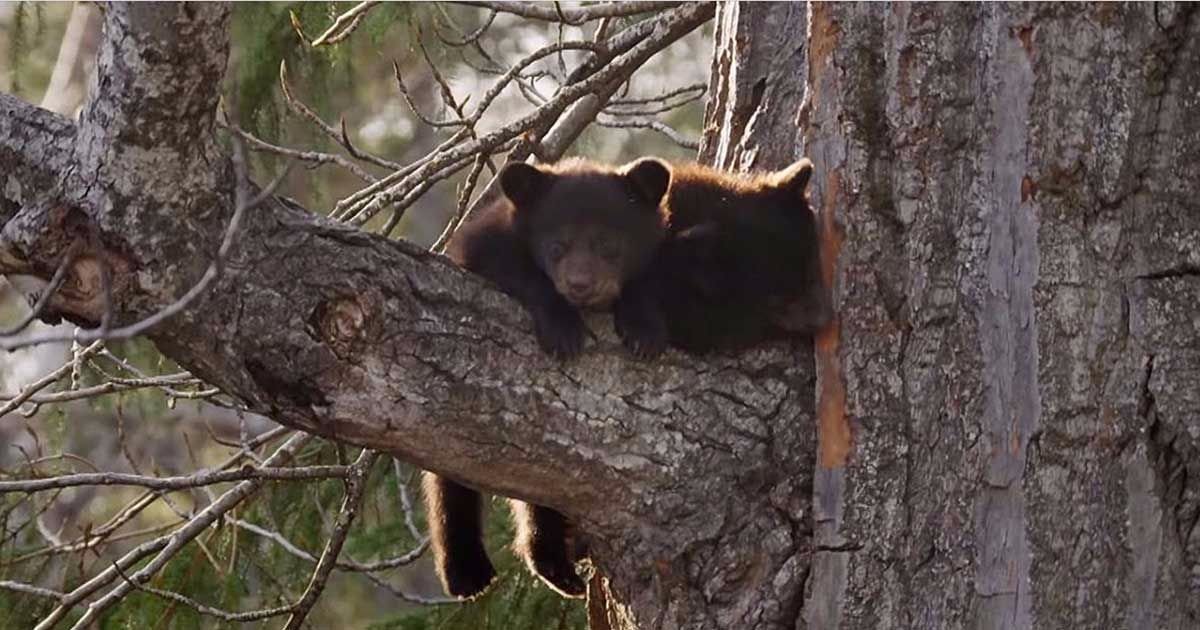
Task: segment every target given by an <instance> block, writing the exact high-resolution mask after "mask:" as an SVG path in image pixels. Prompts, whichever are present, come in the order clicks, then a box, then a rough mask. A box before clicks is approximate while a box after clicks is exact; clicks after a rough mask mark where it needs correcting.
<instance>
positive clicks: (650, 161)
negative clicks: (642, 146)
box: [621, 158, 671, 206]
mask: <svg viewBox="0 0 1200 630" xmlns="http://www.w3.org/2000/svg"><path fill="white" fill-rule="evenodd" d="M621 174H622V175H624V176H625V177H626V179H628V180H629V183H630V184H632V185H633V189H634V191H636V192H637V194H638V195H639V196H640V197H641V198H642V199H643V200H645V201H648V202H650V203H652V204H654V205H656V206H657V205H658V204H659V202H661V201H662V198H663V195H665V194H667V188H668V187H669V186H670V185H671V167H670V166H669V165H667V163H666V162H664V161H662V160H660V159H658V158H642V159H640V160H637V161H636V162H630V163H629V164H626V165H625V166H623V167H622V168H621Z"/></svg>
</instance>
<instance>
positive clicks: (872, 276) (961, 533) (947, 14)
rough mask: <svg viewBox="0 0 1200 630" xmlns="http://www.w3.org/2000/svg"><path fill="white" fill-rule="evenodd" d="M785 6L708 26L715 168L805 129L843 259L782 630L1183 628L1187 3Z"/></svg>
mask: <svg viewBox="0 0 1200 630" xmlns="http://www.w3.org/2000/svg"><path fill="white" fill-rule="evenodd" d="M800 11H801V9H800V8H798V7H795V6H792V5H787V6H772V7H760V6H753V7H752V6H747V5H742V6H741V7H740V9H739V8H738V7H736V6H732V5H726V6H725V7H723V10H722V11H721V13H720V14H719V17H718V20H719V23H720V26H721V28H720V36H721V40H720V41H719V42H718V46H719V47H720V49H719V51H718V53H717V55H716V59H717V62H716V64H717V67H716V71H717V72H718V73H721V72H723V73H726V75H727V78H726V79H724V80H723V81H722V80H721V79H719V78H718V77H717V76H714V82H717V81H722V83H721V85H724V86H726V89H728V90H730V91H731V92H730V93H728V94H725V95H724V98H726V99H728V102H727V103H726V104H725V107H724V109H723V110H720V111H718V112H716V113H713V112H710V119H709V124H710V125H711V124H720V125H721V129H722V132H723V133H730V134H732V135H731V137H730V138H729V139H728V140H726V138H724V137H722V138H721V140H722V142H721V144H720V146H716V147H709V148H708V153H707V155H709V156H711V157H713V158H715V159H717V160H718V161H719V162H720V163H722V164H728V165H738V166H749V165H758V166H770V165H772V164H771V163H772V162H776V163H777V159H778V157H779V152H781V151H782V152H787V150H788V144H789V143H791V142H792V138H793V133H792V132H791V129H793V128H796V127H798V128H799V130H800V133H801V134H802V138H801V140H800V141H798V142H795V147H794V148H795V151H794V153H795V154H800V153H805V154H807V155H809V156H811V157H812V158H813V160H814V162H815V164H816V172H817V176H816V177H815V180H816V181H815V188H816V190H815V195H814V200H815V202H816V203H815V206H816V207H818V208H819V209H820V212H821V213H822V219H823V223H824V225H825V230H824V236H823V245H824V247H825V248H826V251H824V252H823V253H824V255H825V256H826V258H827V260H829V261H830V262H834V261H836V264H835V265H831V269H830V270H831V271H833V272H834V286H835V287H836V294H837V304H838V307H839V315H840V318H839V323H838V326H836V327H834V328H832V329H830V330H827V331H825V332H824V333H822V335H821V336H820V337H819V338H818V340H817V343H816V355H817V357H816V363H817V374H818V380H819V385H818V392H819V402H818V408H817V416H818V417H817V424H818V427H819V433H820V439H819V442H820V444H819V449H818V452H817V455H816V462H817V467H816V470H815V473H814V480H815V485H814V489H813V500H814V503H813V505H814V507H813V510H814V516H815V540H814V549H815V550H816V551H815V555H814V557H813V559H812V565H811V569H810V571H811V574H810V579H809V581H808V584H807V587H806V593H805V601H804V606H803V613H802V615H801V617H802V619H801V621H800V622H799V623H798V624H797V627H805V628H813V629H823V628H864V629H865V628H964V627H969V628H1047V629H1059V628H1131V629H1142V628H1145V629H1150V628H1179V629H1183V628H1196V627H1200V526H1198V525H1197V523H1198V522H1200V314H1198V313H1200V311H1198V310H1197V307H1198V305H1200V194H1198V193H1200V183H1198V182H1200V159H1198V158H1200V17H1197V15H1196V13H1197V10H1196V7H1195V6H1192V5H1172V4H1161V3H1160V4H1144V5H1141V4H1139V5H1132V4H1130V5H1112V4H1105V5H1041V4H1032V5H1015V4H1011V5H1010V4H989V5H966V4H936V5H935V4H897V5H893V6H882V5H866V4H848V3H847V4H840V3H838V4H827V3H821V4H814V5H811V11H812V13H811V19H810V20H809V24H808V28H803V27H793V26H790V25H789V26H785V25H786V24H789V22H790V21H791V20H793V16H794V15H796V14H797V13H799V12H800ZM801 48H803V49H805V50H806V53H797V52H795V51H798V50H800V49H801ZM804 54H807V56H808V59H807V61H805V60H804V56H803V55H804ZM740 62H745V63H740ZM805 80H806V81H807V90H806V91H805V92H804V93H805V94H806V96H805V104H804V105H803V106H801V107H799V111H798V113H797V110H796V108H795V107H788V106H782V105H781V104H779V103H773V99H774V98H775V95H776V94H788V95H790V94H794V93H795V92H796V89H797V88H796V87H795V83H796V82H797V81H805ZM714 93H715V94H720V92H719V91H716V92H714ZM788 98H790V97H788ZM766 108H771V109H766ZM768 114H769V116H770V118H771V119H772V120H770V121H766V122H764V121H762V120H759V119H757V118H761V117H763V116H767V115H768ZM797 116H798V120H799V124H798V125H795V124H793V123H794V122H795V121H796V120H797ZM756 117H757V118H756ZM739 134H740V135H739ZM756 151H757V153H758V155H757V156H755V155H754V152H756ZM787 157H791V155H788V156H787ZM764 158H765V159H766V160H768V163H764Z"/></svg>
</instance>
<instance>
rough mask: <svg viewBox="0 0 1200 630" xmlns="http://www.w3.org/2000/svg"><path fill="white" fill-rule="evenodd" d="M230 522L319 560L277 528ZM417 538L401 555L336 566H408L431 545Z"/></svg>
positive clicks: (364, 569)
mask: <svg viewBox="0 0 1200 630" xmlns="http://www.w3.org/2000/svg"><path fill="white" fill-rule="evenodd" d="M229 523H231V524H233V525H236V526H237V527H238V528H239V529H244V530H246V531H248V532H250V533H252V534H257V535H258V536H262V537H263V538H268V539H270V540H272V541H274V542H275V544H277V545H279V547H280V548H281V549H283V550H284V551H286V552H288V553H290V554H292V555H293V556H296V557H297V558H300V559H301V560H305V561H307V562H313V563H315V562H316V561H317V558H316V556H314V555H312V554H311V553H309V552H307V551H305V550H303V549H301V548H300V547H298V546H297V545H296V544H295V543H293V542H292V541H290V540H288V539H287V537H285V536H284V535H283V534H281V533H279V532H277V531H275V530H271V529H267V528H266V527H262V526H261V525H255V524H254V523H248V522H246V521H243V520H239V519H229ZM417 540H418V543H417V546H416V547H414V548H413V549H412V550H411V551H408V552H406V553H403V554H401V555H399V556H393V557H391V558H385V559H383V560H376V561H374V562H358V561H355V560H353V559H348V560H338V561H337V564H336V565H335V568H337V569H338V570H339V571H349V572H352V573H375V572H378V571H386V570H388V569H394V568H396V567H402V566H407V565H409V564H412V563H413V562H416V560H417V558H420V557H421V555H422V554H424V553H425V550H426V549H427V548H428V547H429V540H428V539H427V538H424V537H418V538H417Z"/></svg>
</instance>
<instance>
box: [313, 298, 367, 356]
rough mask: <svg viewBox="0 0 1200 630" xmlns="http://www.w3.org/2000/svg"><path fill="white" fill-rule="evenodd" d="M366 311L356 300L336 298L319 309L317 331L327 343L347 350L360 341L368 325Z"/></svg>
mask: <svg viewBox="0 0 1200 630" xmlns="http://www.w3.org/2000/svg"><path fill="white" fill-rule="evenodd" d="M366 319H367V316H366V311H365V309H363V307H362V305H361V304H359V302H358V300H356V299H354V298H336V299H333V300H328V301H325V302H322V303H321V305H320V306H318V307H317V312H316V329H317V330H319V331H320V333H321V339H322V340H324V341H325V343H328V344H330V345H331V346H334V348H335V349H346V348H348V347H349V346H350V344H351V343H353V342H354V340H356V339H358V338H359V337H360V336H361V335H362V333H363V328H364V326H365V324H366Z"/></svg>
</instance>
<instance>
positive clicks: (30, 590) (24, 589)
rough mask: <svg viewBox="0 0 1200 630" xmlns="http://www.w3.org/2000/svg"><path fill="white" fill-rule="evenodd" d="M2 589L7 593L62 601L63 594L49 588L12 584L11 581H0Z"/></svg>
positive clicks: (18, 583) (19, 583)
mask: <svg viewBox="0 0 1200 630" xmlns="http://www.w3.org/2000/svg"><path fill="white" fill-rule="evenodd" d="M0 589H4V590H7V591H16V592H18V593H26V594H28V595H37V596H38V597H47V598H50V599H58V600H61V599H62V598H63V593H60V592H59V591H52V590H50V589H48V588H41V587H38V586H33V585H31V584H22V583H21V582H12V581H9V580H0Z"/></svg>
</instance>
